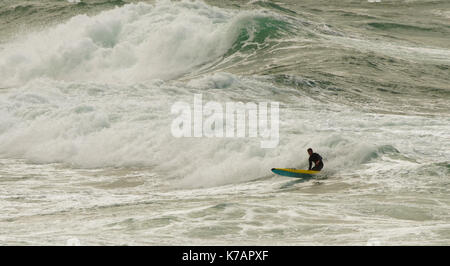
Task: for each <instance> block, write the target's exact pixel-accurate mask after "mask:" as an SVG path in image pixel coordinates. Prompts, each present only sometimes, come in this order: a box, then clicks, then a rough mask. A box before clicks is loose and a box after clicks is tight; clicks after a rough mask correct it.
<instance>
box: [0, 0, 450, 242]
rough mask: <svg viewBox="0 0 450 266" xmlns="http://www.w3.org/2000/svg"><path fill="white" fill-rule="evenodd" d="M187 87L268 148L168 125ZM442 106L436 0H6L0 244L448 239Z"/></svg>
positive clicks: (446, 98)
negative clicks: (268, 108) (281, 170)
mask: <svg viewBox="0 0 450 266" xmlns="http://www.w3.org/2000/svg"><path fill="white" fill-rule="evenodd" d="M194 94H202V96H203V98H204V100H205V102H206V101H210V100H213V101H216V102H220V103H225V102H230V101H241V102H256V103H258V102H262V101H265V102H279V104H280V115H279V116H280V128H279V133H280V138H279V144H278V146H277V147H275V148H272V149H263V148H261V147H260V139H257V138H206V137H203V138H175V137H174V136H173V135H172V133H171V123H172V121H173V119H174V115H173V114H172V113H171V106H172V105H173V104H174V103H175V102H178V101H184V102H188V103H192V102H193V97H194ZM449 106H450V2H448V1H444V0H436V1H426V0H423V1H414V0H408V1H406V0H397V1H384V0H381V2H376V1H349V0H345V1H312V0H308V1H296V0H280V1H255V0H252V1H247V0H246V1H219V0H216V1H204V2H202V1H121V0H115V1H107V0H71V1H62V0H44V1H22V0H6V1H1V2H0V244H1V245H66V244H67V243H69V244H71V243H78V244H82V245H142V244H143V245H449V244H450V107H449ZM309 147H312V148H313V149H314V150H315V151H317V152H318V153H320V154H321V155H322V157H323V158H324V163H325V168H324V170H323V174H322V175H321V176H320V177H319V178H315V179H311V180H301V179H291V178H287V177H281V176H275V175H274V174H272V173H271V172H270V169H271V168H273V167H295V168H306V167H307V159H308V155H307V153H306V149H307V148H309Z"/></svg>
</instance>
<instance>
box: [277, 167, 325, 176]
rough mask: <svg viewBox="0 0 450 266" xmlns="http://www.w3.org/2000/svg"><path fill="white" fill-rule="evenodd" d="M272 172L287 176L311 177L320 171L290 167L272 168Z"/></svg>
mask: <svg viewBox="0 0 450 266" xmlns="http://www.w3.org/2000/svg"><path fill="white" fill-rule="evenodd" d="M272 172H274V173H275V174H277V175H282V176H289V177H300V178H307V177H312V176H314V175H316V174H318V173H320V171H312V170H303V169H292V168H272Z"/></svg>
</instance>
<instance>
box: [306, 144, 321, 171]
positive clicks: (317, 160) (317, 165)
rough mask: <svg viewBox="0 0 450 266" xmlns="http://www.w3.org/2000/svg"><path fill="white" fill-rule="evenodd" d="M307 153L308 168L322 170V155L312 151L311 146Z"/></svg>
mask: <svg viewBox="0 0 450 266" xmlns="http://www.w3.org/2000/svg"><path fill="white" fill-rule="evenodd" d="M308 154H309V168H308V170H313V171H320V170H322V168H323V162H322V157H321V156H320V155H319V154H317V153H314V152H313V150H312V149H311V148H309V149H308ZM313 162H314V167H313V168H312V169H311V166H312V163H313Z"/></svg>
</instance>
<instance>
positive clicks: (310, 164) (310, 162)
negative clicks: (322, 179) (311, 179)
mask: <svg viewBox="0 0 450 266" xmlns="http://www.w3.org/2000/svg"><path fill="white" fill-rule="evenodd" d="M311 166H312V160H311V159H309V168H308V170H311Z"/></svg>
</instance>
